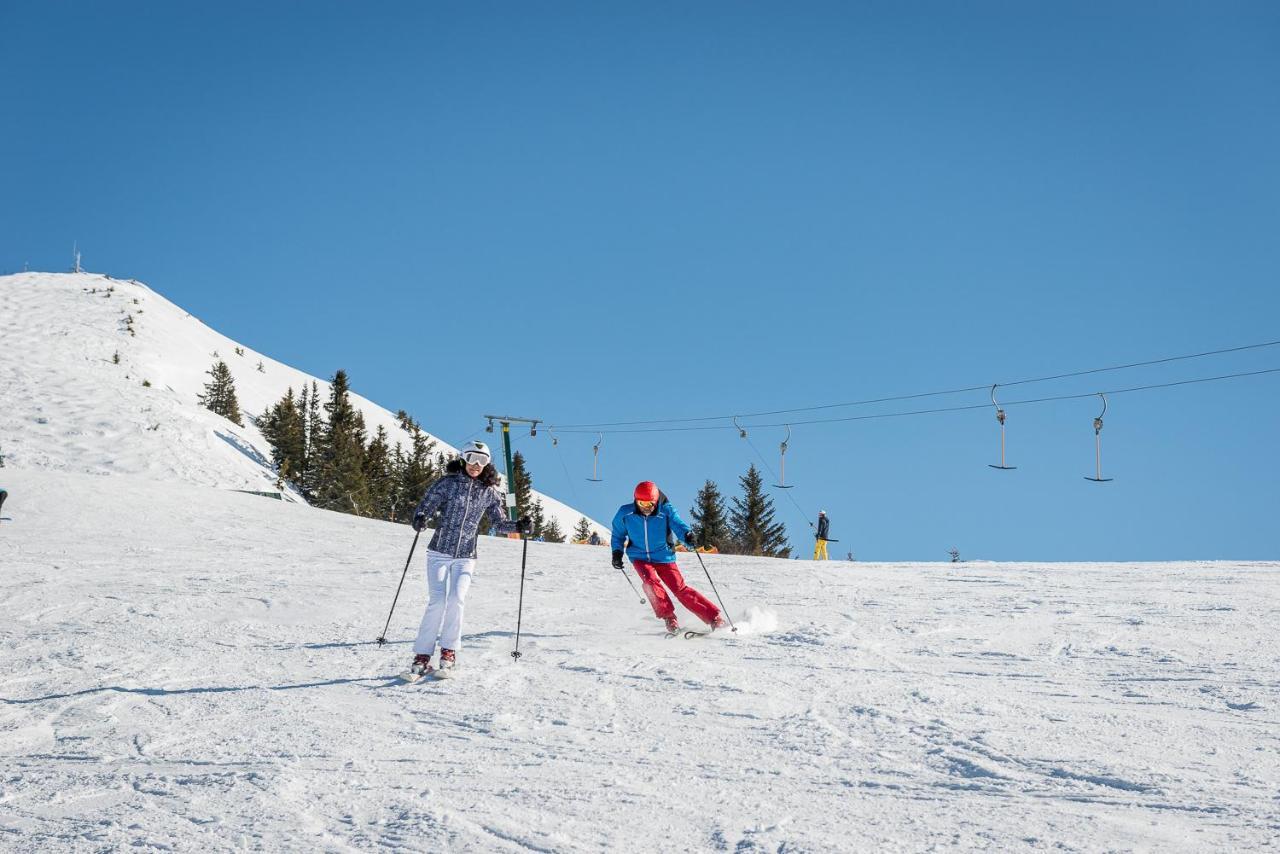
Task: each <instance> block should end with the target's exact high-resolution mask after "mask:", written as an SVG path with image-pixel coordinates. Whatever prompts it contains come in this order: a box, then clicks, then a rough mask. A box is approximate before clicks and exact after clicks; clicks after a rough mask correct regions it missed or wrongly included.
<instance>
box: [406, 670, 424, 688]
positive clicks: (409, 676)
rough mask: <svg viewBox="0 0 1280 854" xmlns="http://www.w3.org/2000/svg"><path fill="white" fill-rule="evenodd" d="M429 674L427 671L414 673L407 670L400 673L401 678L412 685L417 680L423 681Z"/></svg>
mask: <svg viewBox="0 0 1280 854" xmlns="http://www.w3.org/2000/svg"><path fill="white" fill-rule="evenodd" d="M428 675H429V674H427V673H412V672H409V671H406V672H404V673H401V674H400V679H401V680H402V681H404V682H407V683H409V684H410V685H412V684H414V683H415V682H421V681H422V680H423V679H424V678H425V677H426V676H428Z"/></svg>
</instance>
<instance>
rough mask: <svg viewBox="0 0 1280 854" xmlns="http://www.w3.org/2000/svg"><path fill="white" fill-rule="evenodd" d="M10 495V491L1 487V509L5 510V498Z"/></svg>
mask: <svg viewBox="0 0 1280 854" xmlns="http://www.w3.org/2000/svg"><path fill="white" fill-rule="evenodd" d="M8 497H9V493H7V492H5V491H4V489H0V511H3V510H4V500H5V499H6V498H8Z"/></svg>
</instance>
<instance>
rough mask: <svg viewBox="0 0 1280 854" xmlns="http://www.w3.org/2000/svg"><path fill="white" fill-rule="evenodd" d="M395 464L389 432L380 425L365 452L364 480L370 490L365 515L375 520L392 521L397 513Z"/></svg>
mask: <svg viewBox="0 0 1280 854" xmlns="http://www.w3.org/2000/svg"><path fill="white" fill-rule="evenodd" d="M397 447H398V446H397ZM393 462H394V461H393V458H392V455H391V449H390V447H389V445H388V442H387V430H386V428H385V427H383V426H382V425H381V424H379V425H378V430H377V432H376V433H375V434H374V436H373V441H372V442H370V443H369V447H368V448H366V449H365V452H364V479H365V483H366V484H367V489H368V493H367V495H368V506H367V507H366V508H365V511H366V513H365V515H368V516H372V517H373V518H375V519H390V518H391V517H392V514H393V513H394V512H395V506H394V504H393V500H394V494H395V491H396V483H395V470H394V465H393Z"/></svg>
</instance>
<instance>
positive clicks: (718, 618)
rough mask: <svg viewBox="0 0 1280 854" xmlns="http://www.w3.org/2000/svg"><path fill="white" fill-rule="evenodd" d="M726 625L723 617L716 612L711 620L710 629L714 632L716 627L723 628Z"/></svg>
mask: <svg viewBox="0 0 1280 854" xmlns="http://www.w3.org/2000/svg"><path fill="white" fill-rule="evenodd" d="M727 625H729V624H728V623H726V622H725V621H724V617H722V616H720V615H719V614H716V618H715V619H714V620H712V621H711V631H713V632H714V631H716V630H717V629H723V628H724V627H725V626H727Z"/></svg>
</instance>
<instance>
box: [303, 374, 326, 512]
mask: <svg viewBox="0 0 1280 854" xmlns="http://www.w3.org/2000/svg"><path fill="white" fill-rule="evenodd" d="M302 412H303V413H304V415H305V417H306V422H307V423H306V428H305V429H306V435H307V441H306V445H307V447H306V462H305V464H304V465H303V467H302V473H301V475H300V476H299V479H300V480H301V481H302V496H303V497H304V498H306V499H307V501H309V502H314V501H315V496H316V489H317V487H318V486H319V483H320V456H319V452H320V445H321V443H322V442H323V439H324V419H323V418H321V417H320V387H319V386H318V385H317V384H316V382H315V380H312V381H311V390H310V393H309V394H308V391H307V388H306V387H305V386H304V387H303V389H302Z"/></svg>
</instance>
